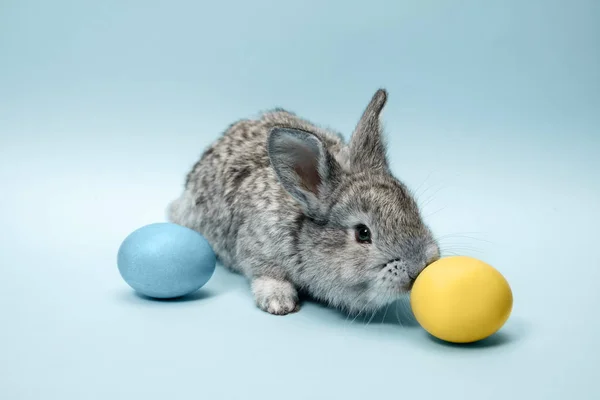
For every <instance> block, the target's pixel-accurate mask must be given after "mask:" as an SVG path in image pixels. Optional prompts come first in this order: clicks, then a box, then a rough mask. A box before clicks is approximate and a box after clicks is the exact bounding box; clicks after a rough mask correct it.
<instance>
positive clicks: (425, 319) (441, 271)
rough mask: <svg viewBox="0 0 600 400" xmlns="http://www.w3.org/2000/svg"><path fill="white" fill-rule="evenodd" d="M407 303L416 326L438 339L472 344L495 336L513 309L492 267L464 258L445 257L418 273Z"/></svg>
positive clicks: (505, 286) (506, 286)
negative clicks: (418, 325) (416, 322)
mask: <svg viewBox="0 0 600 400" xmlns="http://www.w3.org/2000/svg"><path fill="white" fill-rule="evenodd" d="M410 302H411V307H412V310H413V313H414V314H415V317H416V318H417V321H418V322H419V324H420V325H421V326H422V327H423V328H424V329H425V330H426V331H427V332H429V333H430V334H432V335H433V336H435V337H437V338H438V339H441V340H444V341H447V342H453V343H469V342H475V341H478V340H481V339H485V338H486V337H488V336H490V335H492V334H494V333H495V332H496V331H498V330H499V329H500V328H501V327H502V325H504V323H505V322H506V320H507V319H508V317H509V315H510V313H511V311H512V305H513V296H512V291H511V289H510V286H509V284H508V282H507V281H506V279H505V278H504V276H502V274H500V272H498V271H497V270H496V269H495V268H493V267H492V266H490V265H488V264H486V263H484V262H483V261H480V260H478V259H475V258H472V257H466V256H456V257H444V258H441V259H439V260H438V261H436V262H434V263H432V264H431V265H429V266H428V267H427V268H425V269H424V270H423V272H421V274H420V275H419V276H418V277H417V279H416V281H415V284H414V286H413V289H412V292H411V295H410Z"/></svg>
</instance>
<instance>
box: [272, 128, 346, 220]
mask: <svg viewBox="0 0 600 400" xmlns="http://www.w3.org/2000/svg"><path fill="white" fill-rule="evenodd" d="M267 146H268V152H269V158H270V160H271V165H272V166H273V169H274V170H275V173H276V174H277V178H278V179H279V182H281V184H282V185H283V187H284V189H285V190H286V191H287V192H288V193H289V194H290V195H292V197H294V198H295V199H296V200H297V201H298V202H299V203H300V205H301V206H302V208H303V209H304V211H305V213H306V214H307V215H308V216H310V217H312V218H315V219H317V220H322V219H323V218H324V217H325V212H326V204H325V203H326V202H325V201H324V200H325V199H327V197H328V196H329V195H330V194H331V193H332V192H333V190H334V189H335V187H336V186H337V184H338V183H339V178H340V172H341V169H340V166H339V164H338V163H337V161H336V160H335V159H334V158H333V157H332V156H331V154H329V152H328V151H327V149H326V148H325V146H324V145H323V142H321V140H320V139H319V138H318V137H317V136H315V135H314V134H312V133H308V132H305V131H301V130H297V129H290V128H274V129H273V130H271V132H270V133H269V138H268V145H267Z"/></svg>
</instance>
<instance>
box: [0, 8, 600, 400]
mask: <svg viewBox="0 0 600 400" xmlns="http://www.w3.org/2000/svg"><path fill="white" fill-rule="evenodd" d="M599 20H600V3H599V2H597V1H592V0H590V1H566V0H565V1H553V0H531V1H517V0H502V1H500V0H498V1H486V2H481V1H475V0H470V1H462V2H451V1H441V0H430V1H396V2H392V1H382V0H372V1H369V2H355V1H341V0H339V1H329V2H322V1H317V0H307V1H302V2H300V1H296V2H276V1H265V0H258V1H253V2H241V1H236V2H233V1H223V2H214V1H213V2H203V1H200V2H193V1H191V0H190V1H185V0H172V1H168V2H167V1H165V2H161V3H158V2H149V1H128V2H123V1H116V0H107V1H101V2H100V1H65V0H56V1H29V0H19V1H17V0H14V1H6V0H5V1H3V2H2V3H1V5H0V57H1V60H0V222H1V224H0V227H1V228H2V229H1V230H0V271H1V272H2V275H1V281H2V283H3V285H2V291H0V315H1V316H2V323H1V326H2V329H0V397H1V398H2V399H7V400H16V399H19V400H21V399H60V400H70V399H78V400H79V399H90V400H93V399H102V400H105V399H131V398H135V399H144V400H154V399H160V400H164V399H167V398H169V399H170V398H186V399H192V398H202V399H244V400H245V399H262V400H270V399H286V400H306V399H309V398H317V399H336V400H337V399H351V400H354V399H367V398H368V399H392V398H393V399H396V398H398V399H400V398H403V399H417V398H418V399H445V400H450V399H461V400H471V399H478V400H479V399H486V400H488V399H491V400H506V399H540V400H541V399H544V400H554V399H557V400H558V399H560V400H563V399H567V398H576V399H580V400H587V399H598V398H600V387H599V385H598V382H597V376H598V370H597V365H596V364H597V362H598V359H600V348H599V345H598V338H599V337H600V323H599V319H598V315H599V311H598V310H599V309H600V307H599V306H600V290H598V282H600V262H599V261H598V256H597V254H596V253H597V251H596V250H597V247H598V244H597V243H598V226H599V225H600V176H599V171H600V157H599V156H598V151H599V150H600V112H599V110H600V25H599V24H598V21H599ZM379 86H385V87H387V89H388V90H389V92H390V98H389V103H388V105H387V107H386V111H385V113H384V118H385V124H386V128H387V132H388V138H389V146H390V155H391V157H392V168H393V169H394V171H395V172H396V174H397V175H398V176H399V177H401V178H402V179H403V180H404V181H405V182H406V183H407V184H408V185H409V186H410V187H412V188H413V189H415V190H416V191H417V192H418V193H419V201H420V203H421V204H422V206H423V208H424V214H425V215H426V216H427V220H428V222H429V223H430V224H431V226H432V228H433V230H434V231H435V233H436V234H437V235H438V236H439V237H442V243H443V246H444V249H445V251H446V254H450V253H452V252H454V253H459V254H466V255H471V256H475V257H478V258H481V259H483V260H485V261H486V262H488V263H490V264H491V265H493V266H494V267H496V268H497V269H498V270H500V271H501V272H502V273H503V274H504V276H505V277H506V278H507V279H508V281H509V282H510V284H511V286H512V289H513V292H514V298H515V303H514V310H513V313H512V316H511V318H510V319H509V321H508V322H507V324H506V325H505V326H504V328H503V329H502V331H501V332H500V333H499V334H498V335H496V336H494V337H493V338H491V339H490V340H488V341H487V342H484V343H480V344H478V345H475V346H469V347H460V346H449V345H444V344H442V343H439V342H437V341H435V340H432V339H430V338H429V336H427V335H426V334H425V333H424V332H423V330H422V329H420V328H419V327H418V326H415V324H414V322H413V319H412V318H411V316H410V313H408V312H407V311H406V309H405V308H404V306H406V303H402V304H403V305H402V304H401V306H399V307H390V309H388V310H387V313H381V315H377V316H374V317H373V318H372V319H371V322H370V323H368V324H367V322H368V321H369V318H370V317H371V316H370V315H369V316H366V318H365V321H362V320H361V319H357V320H354V321H353V320H352V319H346V317H345V316H343V315H340V314H338V313H336V312H335V311H333V310H329V309H326V308H323V307H321V306H319V305H316V304H304V305H303V309H302V310H301V312H299V313H297V314H295V315H291V316H286V317H274V316H270V315H267V314H265V313H263V312H261V311H259V310H257V309H256V308H255V307H254V304H253V303H252V297H251V294H250V291H249V288H248V285H247V284H246V282H245V281H244V279H242V278H241V277H239V276H237V275H233V274H230V273H228V272H225V271H224V270H223V269H222V268H221V267H219V266H218V267H217V270H216V272H215V275H214V276H213V278H211V280H210V281H209V282H208V283H207V284H206V286H204V287H203V288H202V289H200V290H199V291H198V292H197V293H196V294H195V295H193V296H191V297H188V298H184V299H182V300H181V301H166V302H165V301H148V300H146V299H142V298H140V297H138V296H135V295H134V294H133V291H132V290H131V289H130V288H129V287H127V285H126V284H125V283H124V282H123V280H122V279H121V277H120V276H119V272H118V270H117V266H116V263H115V255H116V251H117V249H118V247H119V245H120V244H121V241H122V240H123V238H124V237H126V235H128V234H129V233H130V232H132V231H133V230H135V229H136V228H138V227H140V226H143V225H146V224H148V223H152V222H155V221H162V220H164V215H165V207H166V205H167V204H168V202H169V201H171V200H172V199H173V198H175V197H176V196H177V195H178V194H179V193H180V190H181V188H182V185H183V179H184V175H185V174H186V173H187V172H188V170H189V168H190V167H191V166H192V165H193V164H194V162H195V161H196V160H197V157H198V156H199V155H200V153H201V151H202V149H203V148H204V147H205V146H206V145H208V144H209V143H210V142H211V141H212V140H214V139H215V138H216V137H217V136H218V134H219V133H220V132H221V131H222V130H223V129H225V127H226V126H227V125H228V124H229V123H231V122H232V121H233V120H235V119H237V118H240V117H245V116H252V115H254V114H255V113H256V112H257V111H258V110H260V109H266V108H271V107H274V106H283V107H286V108H289V109H292V110H294V111H295V112H297V113H298V114H300V115H302V116H305V117H307V118H309V119H311V120H313V121H315V122H318V123H321V124H324V125H329V126H332V127H334V128H337V129H339V130H342V131H343V132H344V133H345V134H346V135H348V134H349V133H350V132H351V130H352V128H353V126H354V124H355V123H356V121H357V120H358V118H359V115H360V112H361V111H362V109H363V108H364V106H365V105H366V103H367V102H368V100H369V98H370V96H371V95H372V94H373V91H374V90H375V89H376V88H377V87H379ZM384 314H385V315H384ZM397 316H398V318H397ZM398 320H400V321H402V325H401V324H400V323H398Z"/></svg>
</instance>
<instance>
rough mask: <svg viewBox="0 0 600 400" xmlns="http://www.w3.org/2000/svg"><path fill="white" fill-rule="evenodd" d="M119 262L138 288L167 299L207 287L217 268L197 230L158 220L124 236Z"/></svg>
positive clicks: (124, 275)
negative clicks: (158, 221)
mask: <svg viewBox="0 0 600 400" xmlns="http://www.w3.org/2000/svg"><path fill="white" fill-rule="evenodd" d="M117 265H118V267H119V272H120V273H121V276H122V277H123V279H124V280H125V282H127V284H129V286H131V287H132V288H133V289H134V290H135V291H137V292H138V293H141V294H143V295H146V296H149V297H154V298H161V299H167V298H175V297H181V296H185V295H186V294H190V293H193V292H195V291H196V290H198V289H200V288H201V287H202V286H204V285H205V284H206V282H208V280H209V279H210V278H211V276H212V275H213V273H214V271H215V265H216V256H215V253H214V251H213V250H212V248H211V247H210V245H209V244H208V242H207V241H206V239H205V238H204V237H203V236H202V235H200V234H199V233H198V232H196V231H194V230H192V229H189V228H186V227H184V226H181V225H176V224H171V223H156V224H150V225H146V226H144V227H142V228H139V229H137V230H136V231H134V232H132V233H131V234H130V235H129V236H127V238H125V240H124V241H123V243H122V244H121V247H120V248H119V253H118V255H117Z"/></svg>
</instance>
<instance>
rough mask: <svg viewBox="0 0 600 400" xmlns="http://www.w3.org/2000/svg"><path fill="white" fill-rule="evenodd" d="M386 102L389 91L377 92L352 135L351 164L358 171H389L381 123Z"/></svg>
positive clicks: (381, 90)
mask: <svg viewBox="0 0 600 400" xmlns="http://www.w3.org/2000/svg"><path fill="white" fill-rule="evenodd" d="M386 102H387V91H386V90H385V89H379V90H377V92H375V94H374V95H373V97H372V98H371V101H370V102H369V105H368V106H367V108H366V109H365V111H364V112H363V115H362V117H361V118H360V121H359V122H358V125H357V126H356V128H355V130H354V133H353V134H352V138H351V139H350V164H351V165H352V166H353V168H354V169H356V170H358V171H362V170H372V171H379V172H388V171H389V166H388V160H387V155H386V146H385V140H384V137H383V129H382V126H381V123H380V122H379V115H380V114H381V111H382V110H383V107H384V106H385V103H386Z"/></svg>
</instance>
